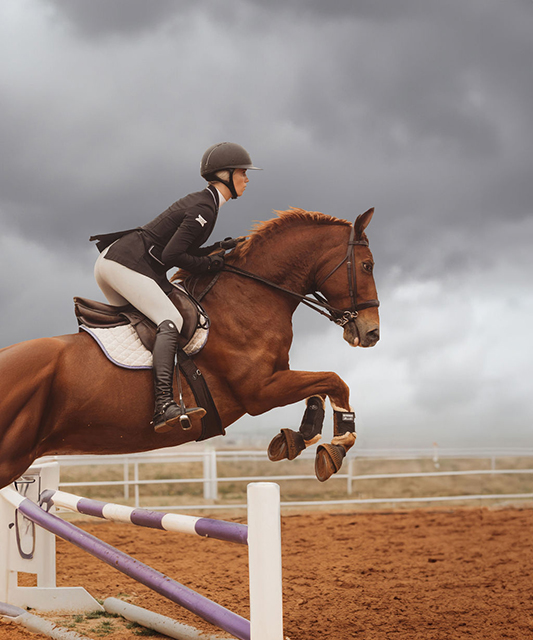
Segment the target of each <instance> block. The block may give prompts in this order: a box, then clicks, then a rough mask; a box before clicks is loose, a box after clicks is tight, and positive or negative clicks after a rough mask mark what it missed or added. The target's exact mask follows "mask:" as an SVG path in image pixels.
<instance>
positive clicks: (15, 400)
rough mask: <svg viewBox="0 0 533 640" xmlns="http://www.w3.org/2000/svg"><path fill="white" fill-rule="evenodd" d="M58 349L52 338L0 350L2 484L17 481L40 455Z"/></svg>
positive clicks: (0, 458) (0, 468) (1, 485)
mask: <svg viewBox="0 0 533 640" xmlns="http://www.w3.org/2000/svg"><path fill="white" fill-rule="evenodd" d="M58 352H59V348H58V342H57V341H56V340H54V339H48V338H46V339H41V340H36V341H31V342H25V343H20V344H18V345H13V346H12V347H6V348H4V349H2V350H1V351H0V487H4V486H6V485H8V484H9V483H10V482H12V481H13V480H16V479H17V478H18V477H19V476H20V475H21V474H22V473H24V471H26V469H27V468H28V467H29V466H30V465H31V463H32V462H33V461H34V460H35V458H36V457H37V455H39V452H38V447H39V441H40V439H41V438H42V435H43V434H42V421H43V413H44V410H45V407H46V404H47V401H48V397H49V390H50V385H51V381H52V379H53V374H54V371H55V368H56V362H57V354H58Z"/></svg>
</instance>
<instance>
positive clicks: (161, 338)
mask: <svg viewBox="0 0 533 640" xmlns="http://www.w3.org/2000/svg"><path fill="white" fill-rule="evenodd" d="M178 337H179V334H178V330H177V328H176V325H175V324H174V323H173V322H171V321H170V320H164V321H163V322H162V323H161V324H160V325H159V326H158V327H157V333H156V337H155V344H154V349H153V369H154V391H155V409H154V418H153V420H152V424H153V425H154V431H156V432H157V433H165V432H166V431H170V430H171V429H172V428H173V427H174V426H176V425H177V424H181V426H182V427H183V428H184V429H188V428H190V426H191V423H190V419H189V416H192V415H194V416H197V417H198V418H202V417H203V416H204V415H205V409H202V408H200V407H194V408H192V409H185V407H184V406H183V399H182V398H181V394H180V405H181V406H178V405H177V404H176V403H175V402H174V392H173V389H172V383H173V378H174V369H175V358H176V350H177V348H178ZM178 375H179V372H178Z"/></svg>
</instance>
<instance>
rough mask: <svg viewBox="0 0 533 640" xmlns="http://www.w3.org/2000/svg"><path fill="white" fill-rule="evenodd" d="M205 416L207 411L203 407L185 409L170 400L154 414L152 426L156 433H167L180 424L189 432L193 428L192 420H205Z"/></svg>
mask: <svg viewBox="0 0 533 640" xmlns="http://www.w3.org/2000/svg"><path fill="white" fill-rule="evenodd" d="M167 414H168V415H167ZM205 414H206V410H205V409H203V408H202V407H192V408H190V409H185V407H180V406H179V405H177V404H176V403H175V402H174V400H170V401H169V402H167V403H166V404H165V405H163V407H162V408H161V410H160V411H157V412H156V413H155V414H154V417H153V419H152V425H153V427H154V431H155V432H156V433H167V431H171V430H172V429H173V428H174V427H175V426H176V425H178V424H179V425H180V427H181V428H182V429H183V430H184V431H187V430H188V429H190V428H191V427H192V423H191V418H203V417H204V416H205Z"/></svg>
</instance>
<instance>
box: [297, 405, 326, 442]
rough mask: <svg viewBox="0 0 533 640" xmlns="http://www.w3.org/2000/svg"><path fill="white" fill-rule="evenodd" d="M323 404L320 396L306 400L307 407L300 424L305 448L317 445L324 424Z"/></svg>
mask: <svg viewBox="0 0 533 640" xmlns="http://www.w3.org/2000/svg"><path fill="white" fill-rule="evenodd" d="M324 414H325V402H324V398H322V396H311V397H310V398H307V407H306V409H305V413H304V415H303V418H302V423H301V424H300V429H299V431H300V433H301V434H302V436H303V439H304V441H305V446H306V447H310V446H311V445H312V444H315V443H317V442H318V441H319V440H320V438H321V437H322V436H321V433H322V426H323V424H324Z"/></svg>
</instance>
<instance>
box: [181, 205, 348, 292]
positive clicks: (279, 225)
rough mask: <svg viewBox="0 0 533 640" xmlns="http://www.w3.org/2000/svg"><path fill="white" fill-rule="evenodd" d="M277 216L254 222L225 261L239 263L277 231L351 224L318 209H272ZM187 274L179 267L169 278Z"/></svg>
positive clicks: (183, 276)
mask: <svg viewBox="0 0 533 640" xmlns="http://www.w3.org/2000/svg"><path fill="white" fill-rule="evenodd" d="M274 213H275V214H277V216H278V217H277V218H272V219H271V220H265V221H264V222H256V223H255V225H254V226H253V228H252V231H251V233H250V234H249V235H248V237H247V238H246V240H244V241H243V242H241V243H239V244H238V245H237V246H236V247H235V249H233V250H232V251H231V252H230V253H228V254H227V255H226V261H227V262H228V263H230V264H233V263H235V262H240V263H241V265H242V264H243V263H244V262H245V261H246V257H247V256H248V254H249V253H251V252H252V251H253V250H254V249H255V248H257V247H258V246H260V245H261V244H262V243H263V242H264V241H265V240H266V239H268V238H271V237H272V236H273V235H275V234H276V233H278V232H280V231H281V232H284V231H287V230H288V229H293V228H295V227H298V226H303V225H328V224H333V225H340V226H347V227H350V226H351V222H348V220H343V219H342V218H335V217H334V216H329V215H327V214H325V213H320V212H319V211H306V210H305V209H299V208H298V207H291V208H290V209H288V210H287V211H274ZM188 275H189V273H188V272H187V271H184V270H182V269H180V270H179V271H177V272H176V273H175V274H174V275H173V276H172V277H171V278H170V280H171V282H172V281H174V280H181V279H183V278H186V277H187V276H188Z"/></svg>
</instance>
